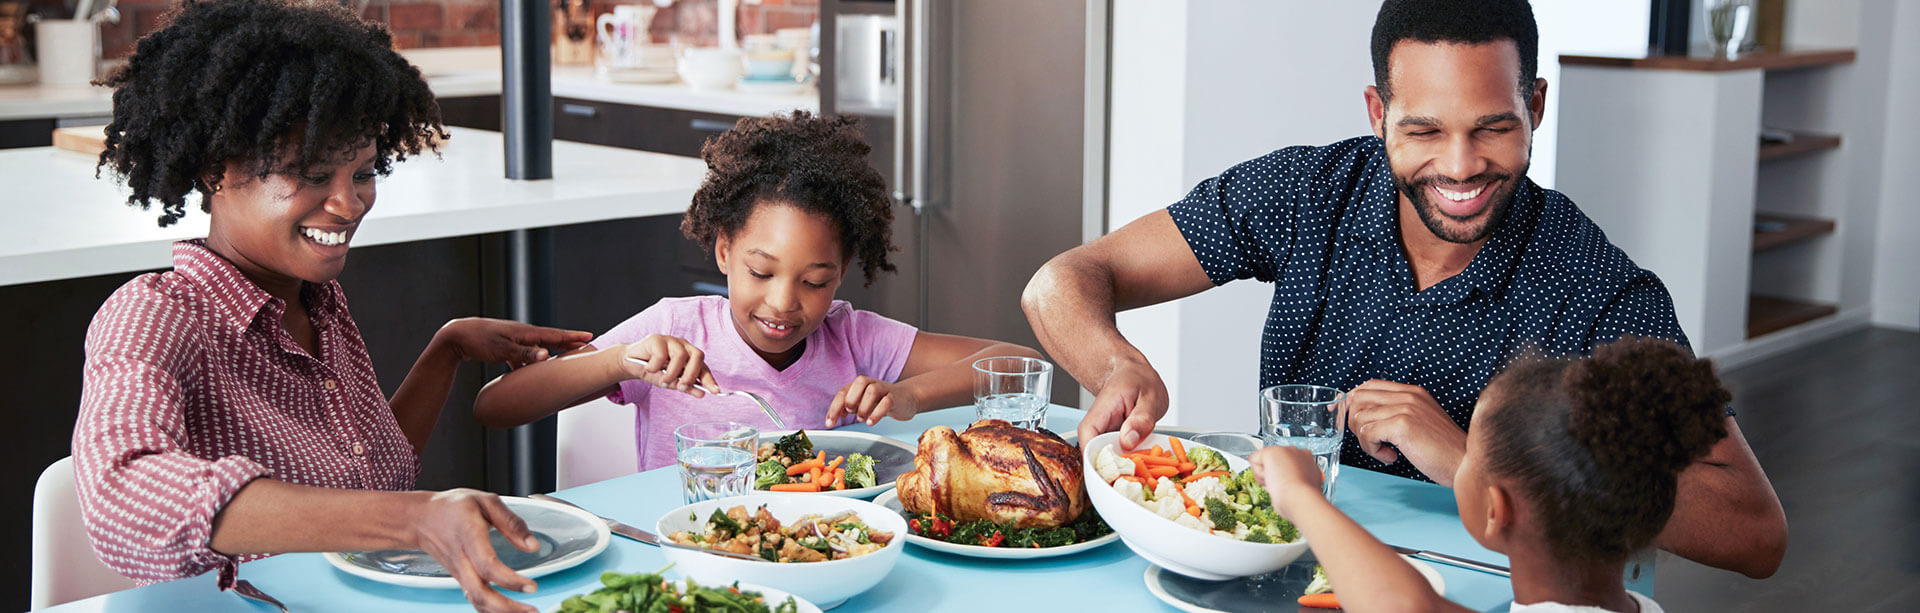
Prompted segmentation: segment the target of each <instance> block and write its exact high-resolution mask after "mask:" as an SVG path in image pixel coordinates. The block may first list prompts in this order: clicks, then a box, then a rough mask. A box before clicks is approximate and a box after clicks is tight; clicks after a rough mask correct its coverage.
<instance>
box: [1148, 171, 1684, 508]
mask: <svg viewBox="0 0 1920 613" xmlns="http://www.w3.org/2000/svg"><path fill="white" fill-rule="evenodd" d="M1398 206H1399V200H1398V198H1397V196H1396V192H1395V191H1394V187H1393V177H1392V174H1391V173H1390V171H1389V169H1388V166H1387V155H1386V150H1385V149H1384V148H1383V145H1382V143H1381V141H1380V139H1378V138H1376V137H1373V136H1367V137H1362V138H1355V139H1351V140H1346V141H1341V142H1338V143H1334V144H1331V145H1327V146H1323V147H1289V148H1286V149H1282V150H1279V151H1275V152H1273V153H1270V154H1267V155H1265V156H1262V157H1260V158H1256V159H1254V160H1251V161H1248V162H1244V163H1241V164H1239V165H1237V166H1234V167H1233V168H1230V169H1228V170H1227V171H1226V172H1224V173H1221V174H1220V176H1217V177H1214V178H1211V179H1207V180H1206V181H1203V182H1201V183H1200V185H1199V186H1198V187H1195V188H1194V189H1193V191H1192V192H1191V193H1189V194H1187V197H1186V199H1184V200H1181V201H1180V202H1178V203H1176V204H1174V205H1173V206H1170V207H1167V211H1168V212H1169V213H1171V214H1172V216H1173V220H1174V223H1176V224H1177V225H1178V226H1179V227H1180V233H1181V234H1182V235H1184V236H1185V237H1186V239H1187V244H1188V245H1189V246H1191V247H1192V248H1193V253H1194V255H1195V256H1196V257H1198V258H1199V260H1200V265H1201V266H1202V267H1203V268H1205V269H1206V271H1207V276H1208V278H1210V279H1211V280H1212V281H1213V283H1214V284H1215V285H1220V284H1224V283H1227V282H1229V281H1234V280H1237V279H1249V278H1252V279H1259V280H1261V281H1265V282H1268V283H1272V284H1273V304H1272V305H1271V306H1270V307H1269V308H1268V311H1267V323H1266V329H1265V330H1264V331H1263V332H1262V334H1261V338H1260V386H1261V387H1266V386H1270V385H1279V384H1283V383H1312V384H1316V385H1325V386H1330V387H1336V388H1339V389H1352V388H1353V387H1355V386H1357V385H1360V384H1361V383H1364V382H1366V381H1367V380H1368V379H1384V380H1388V381H1396V382H1400V383H1406V384H1412V385H1418V386H1420V387H1422V388H1425V389H1426V390H1427V391H1428V392H1429V393H1431V394H1432V395H1433V397H1434V399H1435V400H1437V401H1439V403H1440V406H1441V407H1442V408H1444V409H1446V411H1447V414H1448V415H1450V416H1452V417H1453V421H1454V423H1457V424H1460V427H1461V428H1466V427H1467V425H1468V422H1469V420H1470V418H1471V417H1472V415H1473V404H1474V400H1475V398H1477V397H1478V396H1479V395H1480V390H1481V389H1482V388H1485V387H1486V385H1487V382H1488V381H1489V380H1490V379H1492V378H1493V375H1494V374H1496V373H1498V372H1499V370H1500V368H1501V367H1502V366H1504V365H1505V364H1506V362H1507V360H1508V359H1509V358H1510V357H1512V356H1514V355H1517V354H1519V353H1521V352H1523V351H1525V350H1527V349H1530V348H1537V349H1539V350H1542V351H1545V352H1546V353H1548V354H1550V355H1585V354H1588V353H1591V352H1592V350H1593V347H1594V346H1595V345H1596V344H1603V343H1606V342H1607V341H1611V340H1613V339H1615V338H1617V337H1619V336H1620V335H1623V334H1634V335H1639V336H1649V337H1657V338H1664V339H1670V340H1673V341H1676V342H1679V343H1681V344H1683V345H1684V344H1686V342H1687V341H1686V336H1685V335H1684V334H1682V333H1681V332H1680V325H1679V323H1678V322H1676V321H1675V320H1674V315H1673V300H1672V298H1671V297H1669V296H1668V295H1667V289H1666V286H1664V285H1662V284H1661V283H1660V279H1659V278H1657V277H1655V276H1654V275H1653V273H1651V272H1648V271H1646V270H1643V269H1641V268H1640V267H1638V266H1635V265H1634V264H1633V262H1632V261H1631V260H1629V259H1627V256H1626V254H1625V253H1623V252H1621V251H1620V249H1619V248H1616V247H1614V246H1613V244H1612V243H1609V242H1607V237H1606V235H1604V234H1602V233H1601V231H1600V228H1599V227H1598V226H1596V225H1594V224H1593V222H1592V221H1590V220H1588V219H1587V217H1586V215H1584V214H1582V213H1581V212H1580V210H1579V209H1578V208H1575V207H1574V205H1573V202H1572V201H1570V200H1568V199H1567V197H1566V196H1563V195H1561V194H1560V193H1559V192H1555V191H1552V190H1546V189H1541V188H1540V187H1539V186H1538V185H1535V184H1534V183H1533V181H1532V180H1527V181H1526V182H1525V184H1524V185H1523V186H1521V188H1520V189H1518V190H1516V191H1515V193H1514V198H1513V202H1512V203H1510V204H1509V205H1508V212H1507V215H1506V218H1505V219H1504V220H1503V221H1502V222H1501V224H1500V227H1499V228H1496V229H1495V230H1494V232H1493V235H1492V236H1491V237H1490V238H1489V239H1488V240H1487V242H1486V243H1485V244H1484V245H1483V246H1482V247H1481V248H1480V251H1479V253H1477V254H1475V255H1474V257H1473V261H1472V262H1471V263H1469V264H1468V265H1467V268H1466V270H1464V271H1462V272H1461V273H1460V274H1458V275H1454V276H1453V277H1452V278H1449V279H1446V280H1443V281H1441V282H1439V283H1437V284H1434V285H1433V286H1431V287H1428V288H1427V289H1426V290H1423V291H1418V292H1416V291H1414V281H1413V274H1412V272H1411V269H1410V268H1409V265H1408V263H1407V258H1406V255H1405V253H1404V252H1403V251H1402V249H1401V246H1400V241H1399V238H1398V229H1397V228H1398V226H1397V224H1396V222H1395V219H1396V215H1397V209H1398ZM1341 461H1342V462H1343V463H1345V464H1348V465H1350V466H1357V467H1360V468H1366V469H1370V470H1376V471H1380V472H1385V473H1389V474H1394V475H1400V476H1403V477H1411V478H1416V479H1426V477H1425V475H1422V474H1420V472H1419V471H1418V470H1415V469H1414V467H1413V465H1412V464H1410V463H1408V462H1407V461H1406V459H1405V458H1402V459H1400V460H1399V461H1397V462H1395V463H1393V464H1392V465H1386V464H1381V463H1380V462H1379V461H1378V460H1375V459H1373V457H1372V456H1369V455H1367V454H1366V453H1365V452H1363V451H1361V449H1360V446H1359V443H1358V441H1357V440H1356V439H1355V438H1354V437H1353V434H1351V433H1349V434H1348V435H1347V440H1346V443H1345V444H1344V446H1343V449H1342V452H1341Z"/></svg>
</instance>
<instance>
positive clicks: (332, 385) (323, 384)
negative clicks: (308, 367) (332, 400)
mask: <svg viewBox="0 0 1920 613" xmlns="http://www.w3.org/2000/svg"><path fill="white" fill-rule="evenodd" d="M320 387H324V388H327V391H329V392H331V391H333V390H334V388H338V387H340V384H339V383H335V382H334V381H333V380H332V379H328V380H326V381H323V382H321V383H320Z"/></svg>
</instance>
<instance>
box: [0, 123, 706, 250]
mask: <svg viewBox="0 0 1920 613" xmlns="http://www.w3.org/2000/svg"><path fill="white" fill-rule="evenodd" d="M451 132H452V133H453V138H452V140H450V141H448V142H447V143H446V144H445V145H443V146H441V157H440V158H439V159H436V158H434V157H432V156H423V157H420V158H414V159H409V160H407V161H406V162H404V163H401V164H398V165H396V166H395V167H394V171H393V174H392V175H391V176H388V177H383V178H381V179H380V182H379V184H378V189H379V192H378V196H377V199H376V200H375V205H374V207H373V209H372V211H371V212H369V213H368V216H367V220H366V222H365V224H364V225H363V226H361V229H360V230H359V231H358V232H357V233H356V234H355V235H354V238H353V244H354V245H360V246H365V245H379V244H383V243H398V242H406V241H415V240H425V239H433V238H445V237H452V236H465V235H470V234H483V233H489V232H503V231H507V230H517V229H522V228H539V227H547V226H558V225H566V224H574V223H585V222H591V221H603V220H608V219H622V218H631V217H645V216H651V215H668V214H677V213H681V212H684V211H685V210H686V207H687V203H688V202H689V201H690V200H692V198H693V191H694V189H696V188H698V187H699V185H700V181H701V180H702V179H703V178H705V176H706V165H705V164H704V163H702V162H701V161H700V160H698V159H695V158H688V157H681V156H675V155H665V154H659V153H649V152H644V151H633V150H628V149H619V148H614V147H602V146H598V145H586V144H581V143H573V142H566V141H555V142H554V143H553V175H554V178H553V179H550V180H542V181H513V180H508V179H505V178H503V175H504V174H505V173H504V169H505V167H506V164H505V154H504V152H503V148H502V145H501V137H500V134H499V133H498V132H488V131H484V130H471V129H464V128H452V129H451ZM94 162H95V159H94V158H93V156H89V155H84V154H79V153H74V152H71V151H64V150H58V149H54V148H52V147H33V148H27V149H5V150H0V184H4V185H6V186H8V187H7V189H6V191H5V193H6V196H5V198H4V205H5V207H4V209H5V211H6V214H7V223H5V224H0V286H4V285H13V284H19V283H34V282H38V281H51V280H57V279H69V278H75V277H87V276H93V275H104V274H114V273H125V272H133V271H140V270H150V269H156V268H166V267H168V266H171V263H172V259H171V253H172V247H171V244H172V243H173V242H174V241H177V240H181V239H186V238H195V237H201V236H205V235H206V232H207V214H206V213H203V212H201V211H200V210H199V203H198V201H197V199H194V198H191V197H190V198H189V199H188V202H187V207H188V213H187V215H186V217H185V218H183V219H181V220H180V222H179V223H176V224H174V225H173V226H170V227H166V228H161V227H159V225H158V224H157V223H156V222H155V220H156V219H157V218H158V217H159V212H158V207H155V208H154V209H151V210H148V211H141V210H138V209H134V208H132V207H129V206H127V205H126V204H125V203H126V199H127V194H128V191H127V190H126V189H125V188H124V187H123V186H121V185H119V184H118V183H116V182H114V181H113V180H111V179H110V178H108V177H107V176H106V175H103V176H102V177H101V178H99V179H95V178H94Z"/></svg>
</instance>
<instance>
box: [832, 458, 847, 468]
mask: <svg viewBox="0 0 1920 613" xmlns="http://www.w3.org/2000/svg"><path fill="white" fill-rule="evenodd" d="M845 459H847V456H840V457H837V458H834V459H833V461H832V462H828V463H827V469H828V470H832V469H835V468H839V467H840V462H841V461H842V460H845Z"/></svg>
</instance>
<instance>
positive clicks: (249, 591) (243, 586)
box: [233, 579, 287, 613]
mask: <svg viewBox="0 0 1920 613" xmlns="http://www.w3.org/2000/svg"><path fill="white" fill-rule="evenodd" d="M233 593H235V594H239V595H241V596H243V597H245V598H246V599H247V600H253V601H258V602H263V603H266V604H270V605H273V607H274V608H276V609H279V610H280V613H287V605H283V604H280V601H279V600H275V599H274V598H273V597H272V596H268V595H267V593H266V592H262V591H260V588H257V587H254V586H253V583H251V582H248V581H247V580H246V579H241V580H239V581H235V582H233Z"/></svg>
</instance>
